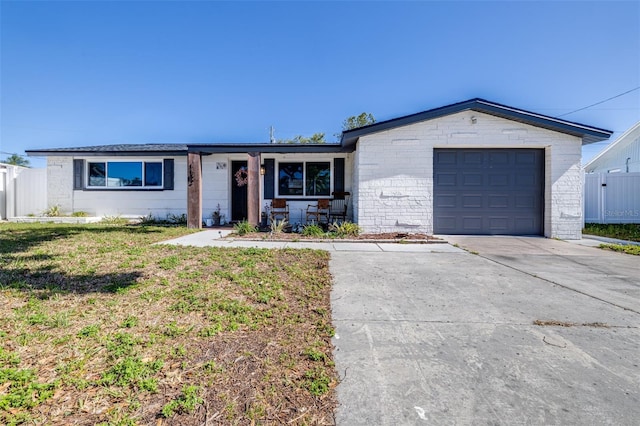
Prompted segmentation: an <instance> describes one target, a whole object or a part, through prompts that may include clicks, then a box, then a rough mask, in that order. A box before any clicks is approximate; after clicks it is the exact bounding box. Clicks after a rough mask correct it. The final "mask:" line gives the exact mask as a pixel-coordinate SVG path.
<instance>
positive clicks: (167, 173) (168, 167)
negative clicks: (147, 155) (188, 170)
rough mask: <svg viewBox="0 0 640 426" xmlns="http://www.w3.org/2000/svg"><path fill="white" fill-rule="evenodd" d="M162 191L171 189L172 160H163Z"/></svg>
mask: <svg viewBox="0 0 640 426" xmlns="http://www.w3.org/2000/svg"><path fill="white" fill-rule="evenodd" d="M163 188H164V189H171V190H172V189H173V158H165V160H164V187H163Z"/></svg>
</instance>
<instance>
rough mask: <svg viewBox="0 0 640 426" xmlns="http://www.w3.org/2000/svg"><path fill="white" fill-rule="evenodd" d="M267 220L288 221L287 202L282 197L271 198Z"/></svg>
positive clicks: (272, 221)
mask: <svg viewBox="0 0 640 426" xmlns="http://www.w3.org/2000/svg"><path fill="white" fill-rule="evenodd" d="M269 220H270V221H271V223H274V222H275V221H276V220H281V221H282V220H286V221H287V223H289V204H287V200H285V199H283V198H274V199H273V200H271V211H270V213H269Z"/></svg>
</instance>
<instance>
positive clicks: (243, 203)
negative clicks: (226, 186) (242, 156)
mask: <svg viewBox="0 0 640 426" xmlns="http://www.w3.org/2000/svg"><path fill="white" fill-rule="evenodd" d="M246 177H247V162H246V161H232V162H231V220H232V221H234V222H238V221H242V220H245V219H246V218H247V216H248V215H247V183H246Z"/></svg>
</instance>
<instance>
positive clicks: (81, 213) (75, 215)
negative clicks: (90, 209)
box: [71, 211, 89, 217]
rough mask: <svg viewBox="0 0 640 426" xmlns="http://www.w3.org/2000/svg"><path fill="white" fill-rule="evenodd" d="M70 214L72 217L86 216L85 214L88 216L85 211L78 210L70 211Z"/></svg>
mask: <svg viewBox="0 0 640 426" xmlns="http://www.w3.org/2000/svg"><path fill="white" fill-rule="evenodd" d="M71 216H72V217H87V216H89V214H88V213H87V212H83V211H78V212H73V213H71Z"/></svg>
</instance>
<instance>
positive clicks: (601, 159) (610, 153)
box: [584, 121, 640, 173]
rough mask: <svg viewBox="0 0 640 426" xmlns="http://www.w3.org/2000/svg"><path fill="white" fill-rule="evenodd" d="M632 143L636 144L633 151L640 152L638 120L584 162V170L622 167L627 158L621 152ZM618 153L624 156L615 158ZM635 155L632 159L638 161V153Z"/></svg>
mask: <svg viewBox="0 0 640 426" xmlns="http://www.w3.org/2000/svg"><path fill="white" fill-rule="evenodd" d="M634 143H635V144H636V145H637V149H636V150H635V152H637V153H640V121H638V122H637V123H636V124H635V125H634V126H632V127H631V128H630V129H629V130H627V131H626V132H624V133H623V134H622V136H620V137H619V138H618V139H616V140H615V141H613V142H611V143H610V144H609V145H608V146H607V147H606V148H605V149H604V150H602V151H601V152H600V153H599V154H598V155H596V156H595V157H593V158H592V159H591V161H589V162H588V163H587V164H585V165H584V170H585V172H587V173H590V172H592V171H595V170H597V169H599V168H613V167H619V168H623V167H624V166H625V164H624V163H625V160H626V158H627V156H626V155H623V154H624V153H625V152H629V151H630V150H628V149H629V148H631V145H633V144H634ZM619 155H622V156H624V157H625V158H620V159H617V158H616V157H617V156H619ZM637 157H638V158H633V159H632V160H635V161H640V154H638V155H637ZM608 163H611V164H609V165H610V166H611V167H608Z"/></svg>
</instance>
